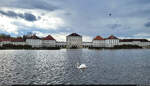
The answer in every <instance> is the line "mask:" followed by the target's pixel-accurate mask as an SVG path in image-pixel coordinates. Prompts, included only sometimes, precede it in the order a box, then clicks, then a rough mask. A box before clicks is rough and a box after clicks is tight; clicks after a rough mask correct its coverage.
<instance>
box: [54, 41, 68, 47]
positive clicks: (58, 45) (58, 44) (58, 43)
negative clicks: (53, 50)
mask: <svg viewBox="0 0 150 86" xmlns="http://www.w3.org/2000/svg"><path fill="white" fill-rule="evenodd" d="M56 45H57V47H66V45H67V43H66V42H57V43H56Z"/></svg>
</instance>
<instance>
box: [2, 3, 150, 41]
mask: <svg viewBox="0 0 150 86" xmlns="http://www.w3.org/2000/svg"><path fill="white" fill-rule="evenodd" d="M110 13H111V14H112V15H111V16H109V14H110ZM0 32H1V33H6V34H11V35H12V36H21V35H24V34H26V33H27V32H33V33H36V34H37V35H38V36H46V35H48V34H50V35H52V36H53V37H54V38H55V39H56V40H58V41H65V36H66V35H69V34H70V33H73V32H76V33H79V34H80V35H82V36H83V39H84V41H91V40H92V39H93V37H95V36H96V35H100V36H102V37H108V36H109V35H112V34H113V35H115V36H117V37H119V38H147V39H150V0H0Z"/></svg>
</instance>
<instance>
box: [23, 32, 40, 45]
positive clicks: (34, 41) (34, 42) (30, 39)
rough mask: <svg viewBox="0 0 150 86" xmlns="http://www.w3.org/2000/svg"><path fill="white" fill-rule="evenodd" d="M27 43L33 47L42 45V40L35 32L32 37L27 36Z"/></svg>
mask: <svg viewBox="0 0 150 86" xmlns="http://www.w3.org/2000/svg"><path fill="white" fill-rule="evenodd" d="M26 43H27V45H31V46H32V47H42V40H41V39H40V38H39V37H37V36H36V35H35V34H34V35H33V36H31V37H27V38H26Z"/></svg>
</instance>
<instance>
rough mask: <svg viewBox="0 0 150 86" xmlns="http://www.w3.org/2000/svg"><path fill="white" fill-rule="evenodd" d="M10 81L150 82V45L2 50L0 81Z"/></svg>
mask: <svg viewBox="0 0 150 86" xmlns="http://www.w3.org/2000/svg"><path fill="white" fill-rule="evenodd" d="M77 63H85V64H86V65H87V66H88V68H87V69H86V70H84V71H81V70H79V69H77V68H76V65H77ZM11 84H150V49H129V50H128V49H125V50H123V49H121V50H88V49H72V50H71V49H70V50H66V49H61V50H0V85H11Z"/></svg>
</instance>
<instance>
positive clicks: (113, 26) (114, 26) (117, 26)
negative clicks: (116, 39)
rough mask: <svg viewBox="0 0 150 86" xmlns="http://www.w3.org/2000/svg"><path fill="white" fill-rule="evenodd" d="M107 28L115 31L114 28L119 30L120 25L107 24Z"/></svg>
mask: <svg viewBox="0 0 150 86" xmlns="http://www.w3.org/2000/svg"><path fill="white" fill-rule="evenodd" d="M107 26H108V27H109V28H111V29H116V28H119V27H121V26H122V25H121V24H109V25H107Z"/></svg>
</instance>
